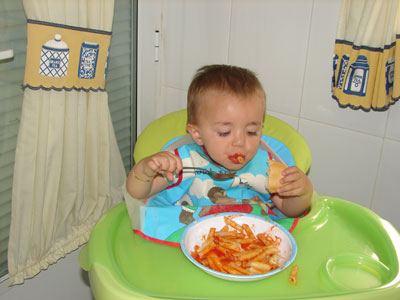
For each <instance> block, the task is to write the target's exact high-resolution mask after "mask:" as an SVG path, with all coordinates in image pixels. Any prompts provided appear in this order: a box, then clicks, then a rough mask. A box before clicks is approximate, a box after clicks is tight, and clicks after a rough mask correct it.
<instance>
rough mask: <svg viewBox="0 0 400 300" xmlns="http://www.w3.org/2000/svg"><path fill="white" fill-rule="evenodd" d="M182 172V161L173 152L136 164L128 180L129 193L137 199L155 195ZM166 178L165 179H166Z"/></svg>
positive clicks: (162, 153) (163, 152) (161, 153)
mask: <svg viewBox="0 0 400 300" xmlns="http://www.w3.org/2000/svg"><path fill="white" fill-rule="evenodd" d="M181 170H182V160H181V159H180V158H179V157H178V156H176V155H174V154H173V153H171V152H167V151H162V152H158V153H156V154H153V155H151V156H148V157H146V158H143V159H142V160H141V161H139V162H138V163H137V164H135V165H134V166H133V168H132V170H131V171H130V172H129V175H128V178H127V180H126V189H127V191H128V193H129V194H130V195H131V196H132V197H134V198H137V199H144V198H147V197H149V196H151V195H154V194H156V193H158V192H160V191H162V190H163V189H165V188H166V187H167V186H168V182H167V180H166V179H165V177H166V178H167V179H168V180H170V181H172V180H173V179H174V174H179V173H180V172H181ZM164 176H165V177H164Z"/></svg>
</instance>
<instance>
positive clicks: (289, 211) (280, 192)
mask: <svg viewBox="0 0 400 300" xmlns="http://www.w3.org/2000/svg"><path fill="white" fill-rule="evenodd" d="M282 175H283V177H282V179H281V183H282V184H284V185H283V186H281V187H279V188H278V189H277V191H276V194H274V195H273V196H272V197H271V200H272V201H273V202H274V203H275V205H276V206H277V207H278V208H279V209H280V210H281V211H282V212H283V213H284V214H285V215H287V216H289V217H297V216H299V215H301V214H302V213H304V211H306V210H307V209H308V208H309V207H310V204H311V197H312V194H313V186H312V183H311V181H310V179H309V178H308V176H307V175H306V174H304V172H303V171H301V170H300V169H299V168H297V167H295V166H294V167H289V168H287V169H285V170H283V171H282Z"/></svg>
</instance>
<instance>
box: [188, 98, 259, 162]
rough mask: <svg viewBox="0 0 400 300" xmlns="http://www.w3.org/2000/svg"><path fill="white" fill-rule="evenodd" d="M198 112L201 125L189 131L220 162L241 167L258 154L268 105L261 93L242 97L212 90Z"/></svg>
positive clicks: (194, 126)
mask: <svg viewBox="0 0 400 300" xmlns="http://www.w3.org/2000/svg"><path fill="white" fill-rule="evenodd" d="M202 102H203V103H202V106H201V108H200V109H199V111H198V114H199V117H198V120H199V121H198V124H197V125H193V131H192V130H190V127H191V126H190V125H189V126H188V130H189V132H190V133H191V134H192V136H193V137H194V140H195V141H196V143H197V144H199V145H204V146H205V148H206V150H207V152H208V154H209V155H210V156H211V158H212V159H213V160H214V161H215V162H217V163H218V164H220V165H222V166H224V167H225V168H227V169H229V170H238V169H240V168H242V167H243V166H244V165H245V164H246V163H247V162H248V161H250V160H251V159H252V158H253V156H254V155H255V154H256V152H257V149H258V146H259V143H260V138H261V131H262V126H263V121H264V120H263V119H264V111H265V104H264V101H263V98H261V96H258V95H253V96H249V97H246V98H241V97H239V96H235V95H232V94H227V93H221V92H217V91H209V92H207V93H206V94H205V95H204V99H203V101H202Z"/></svg>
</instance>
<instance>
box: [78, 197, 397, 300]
mask: <svg viewBox="0 0 400 300" xmlns="http://www.w3.org/2000/svg"><path fill="white" fill-rule="evenodd" d="M292 233H293V236H294V238H295V239H296V242H297V246H298V252H297V257H296V259H295V261H294V264H296V265H297V266H298V267H299V270H298V275H297V284H296V285H293V284H291V283H290V281H289V273H290V269H291V268H290V267H289V268H288V269H286V270H284V271H282V272H280V273H278V274H276V275H274V276H271V277H268V278H266V279H263V280H260V281H253V282H232V281H226V280H223V279H219V278H216V277H213V276H210V275H208V274H206V273H205V272H203V271H202V270H200V269H199V268H197V267H196V266H194V265H193V264H192V263H191V262H190V261H189V260H187V259H186V258H185V257H184V255H183V253H182V251H181V250H180V249H179V248H176V247H172V246H167V245H161V244H157V243H154V242H150V241H147V240H145V239H143V238H141V237H139V236H138V235H136V234H134V233H133V231H132V227H131V224H130V221H129V217H128V213H127V210H126V206H125V204H124V203H122V204H119V205H117V206H116V207H114V208H113V209H111V210H110V211H109V212H108V213H106V214H105V215H104V216H103V217H102V218H101V220H100V221H99V222H98V224H97V225H96V226H95V228H94V229H93V231H92V233H91V236H90V239H89V242H88V244H87V245H86V246H85V247H84V248H83V250H82V251H81V253H80V255H79V262H80V265H81V266H82V268H83V269H84V270H86V271H88V272H89V278H90V283H91V289H92V292H93V295H94V297H95V298H96V299H100V300H101V299H113V300H114V299H115V300H116V299H155V298H161V299H171V298H173V299H310V298H312V299H351V300H354V299H363V300H365V299H385V300H387V299H389V300H390V299H400V272H399V258H400V235H399V233H398V232H397V231H396V229H395V228H394V227H393V226H392V225H391V224H390V223H389V222H387V221H385V220H383V219H381V218H380V217H379V216H377V215H376V214H375V213H373V212H372V211H371V210H369V209H367V208H364V207H362V206H360V205H357V204H354V203H352V202H350V201H346V200H342V199H338V198H332V197H325V196H318V195H316V194H314V197H313V204H312V209H311V211H310V213H309V214H308V215H307V216H305V217H303V218H302V219H300V220H299V222H298V225H297V227H296V228H295V229H294V231H293V232H292Z"/></svg>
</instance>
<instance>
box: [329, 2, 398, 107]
mask: <svg viewBox="0 0 400 300" xmlns="http://www.w3.org/2000/svg"><path fill="white" fill-rule="evenodd" d="M395 65H400V0H384V1H382V0H342V7H341V11H340V16H339V23H338V29H337V35H336V41H335V53H334V62H333V78H332V97H333V98H334V99H335V100H336V101H337V102H338V104H339V106H340V107H350V108H353V109H362V110H364V111H371V110H373V111H384V110H387V109H388V108H389V107H390V106H391V105H392V104H395V103H396V101H397V100H398V99H399V98H400V68H398V67H397V68H395Z"/></svg>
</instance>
